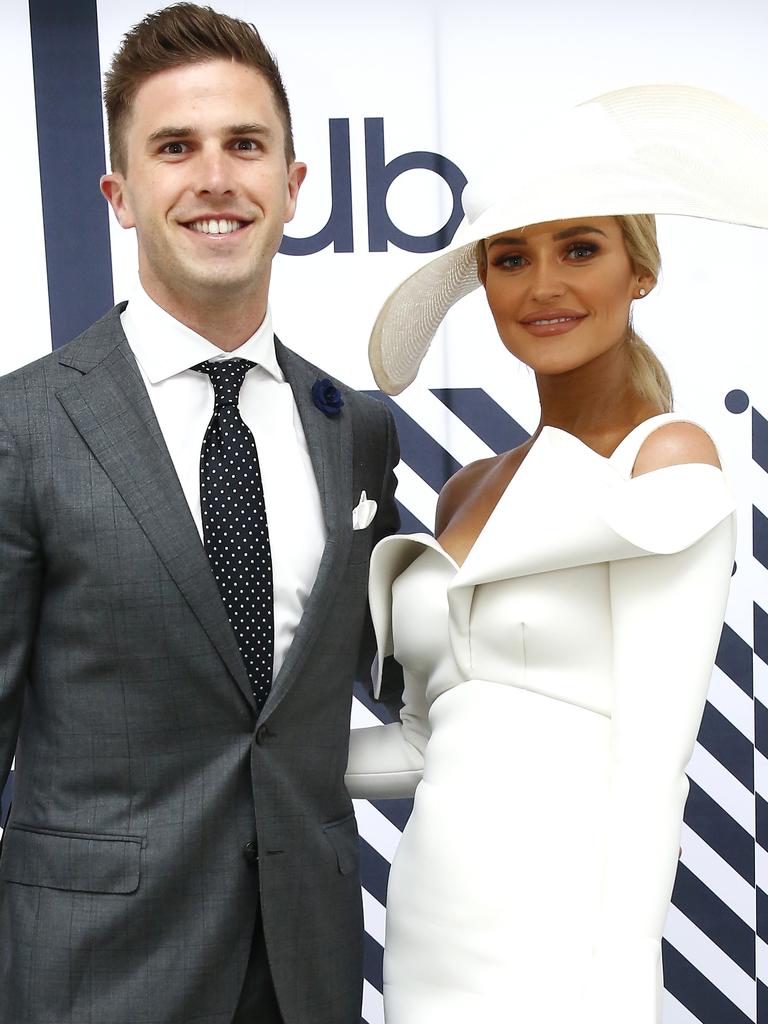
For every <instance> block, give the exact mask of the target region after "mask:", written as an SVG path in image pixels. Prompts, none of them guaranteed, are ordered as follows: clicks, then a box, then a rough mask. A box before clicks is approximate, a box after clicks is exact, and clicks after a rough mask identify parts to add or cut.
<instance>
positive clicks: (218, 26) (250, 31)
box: [104, 3, 295, 174]
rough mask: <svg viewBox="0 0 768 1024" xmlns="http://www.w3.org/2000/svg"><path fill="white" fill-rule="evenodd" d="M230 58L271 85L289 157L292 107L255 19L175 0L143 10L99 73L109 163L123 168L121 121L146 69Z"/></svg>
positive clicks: (153, 70) (149, 71)
mask: <svg viewBox="0 0 768 1024" xmlns="http://www.w3.org/2000/svg"><path fill="white" fill-rule="evenodd" d="M210 60H233V61H236V62H237V63H238V64H243V65H244V66H245V67H248V68H253V70H254V71H258V73H259V74H260V75H262V76H263V77H264V78H265V79H266V82H267V84H268V85H269V88H270V89H271V91H272V97H273V99H274V101H275V106H276V107H277V110H278V113H279V114H280V119H281V120H282V122H283V130H284V133H285V159H286V162H287V163H291V162H292V161H293V160H294V158H295V154H294V148H293V130H292V127H291V111H290V107H289V106H288V97H287V95H286V93H285V87H284V86H283V80H282V78H281V77H280V71H279V69H278V66H277V61H276V60H275V58H274V57H273V56H272V54H271V53H270V52H269V50H268V49H267V47H266V46H265V45H264V43H263V42H262V39H261V36H260V35H259V33H258V31H257V30H256V28H255V26H254V25H250V24H249V23H248V22H246V21H241V20H240V18H231V17H230V16H229V15H227V14H219V13H218V12H217V11H214V10H213V8H211V7H200V6H198V5H197V4H189V3H180V4H173V6H171V7H164V8H163V9H162V10H160V11H155V13H154V14H148V15H147V17H146V18H144V19H143V21H140V22H139V23H138V25H134V27H133V28H132V29H131V30H130V32H128V33H127V34H126V35H125V36H124V37H123V41H122V43H121V44H120V48H119V49H118V51H117V52H116V53H115V55H114V57H113V58H112V64H111V65H110V68H109V71H108V72H107V74H106V76H105V78H104V106H105V107H106V109H107V127H108V130H109V155H110V161H111V164H112V168H113V170H115V171H120V172H121V173H123V174H124V173H125V171H126V166H127V153H126V148H125V126H126V122H127V120H128V117H129V116H130V112H131V105H132V103H133V99H134V97H135V95H136V93H137V92H138V90H139V88H140V87H141V86H142V85H143V83H144V82H145V81H146V80H147V78H149V77H150V76H151V75H154V74H156V73H157V72H158V71H167V70H168V69H169V68H177V67H183V66H184V65H186V64H202V63H204V62H206V61H210Z"/></svg>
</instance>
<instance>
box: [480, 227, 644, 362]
mask: <svg viewBox="0 0 768 1024" xmlns="http://www.w3.org/2000/svg"><path fill="white" fill-rule="evenodd" d="M485 251H486V257H487V269H486V273H485V280H484V284H485V291H486V294H487V296H488V304H489V306H490V307H491V312H492V313H493V317H494V320H495V321H496V327H497V329H498V332H499V335H500V336H501V340H502V341H503V342H504V344H505V346H506V347H507V348H508V349H509V351H510V352H512V353H513V355H515V356H517V358H518V359H520V360H522V362H524V363H526V364H527V365H528V366H530V367H531V369H533V370H534V371H535V372H536V373H537V374H559V373H566V372H567V371H569V370H574V369H577V368H578V367H580V366H584V365H586V364H587V363H589V362H591V361H592V360H593V359H595V358H597V357H598V356H600V355H602V354H603V353H605V352H607V351H608V350H609V349H611V348H613V347H615V346H617V345H622V344H624V342H625V340H626V337H627V321H628V319H629V305H630V302H631V301H632V299H633V298H635V297H637V296H638V294H639V291H640V288H641V287H642V288H645V289H646V290H650V288H651V287H652V286H653V278H652V277H650V275H638V273H637V272H636V271H635V270H634V269H633V267H632V265H631V263H630V260H629V256H628V255H627V250H626V247H625V245H624V238H623V236H622V233H621V228H620V226H619V222H618V220H617V219H616V218H615V217H590V218H588V219H578V220H555V221H548V222H547V223H545V224H533V225H530V226H528V227H525V228H521V229H516V230H513V231H505V232H504V233H503V234H500V235H493V236H492V237H491V238H488V239H486V242H485Z"/></svg>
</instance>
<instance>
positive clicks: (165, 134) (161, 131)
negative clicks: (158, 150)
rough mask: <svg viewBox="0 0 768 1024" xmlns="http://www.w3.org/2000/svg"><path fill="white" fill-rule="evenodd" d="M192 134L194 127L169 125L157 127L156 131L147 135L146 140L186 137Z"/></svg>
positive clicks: (154, 140)
mask: <svg viewBox="0 0 768 1024" xmlns="http://www.w3.org/2000/svg"><path fill="white" fill-rule="evenodd" d="M194 134H195V129H194V128H174V127H173V126H172V125H169V126H168V127H166V128H158V129H157V131H156V132H152V133H151V134H150V135H148V136H147V142H157V141H159V140H160V139H188V138H189V137H190V135H194Z"/></svg>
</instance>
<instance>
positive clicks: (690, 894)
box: [672, 864, 755, 978]
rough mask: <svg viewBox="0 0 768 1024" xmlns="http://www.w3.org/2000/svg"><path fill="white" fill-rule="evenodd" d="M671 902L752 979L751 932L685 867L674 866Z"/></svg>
mask: <svg viewBox="0 0 768 1024" xmlns="http://www.w3.org/2000/svg"><path fill="white" fill-rule="evenodd" d="M672 902H673V903H674V905H675V906H676V907H677V908H678V910H681V911H682V912H683V913H684V914H685V916H686V917H687V918H688V920H689V921H692V922H693V923H694V924H695V925H696V927H697V928H699V929H701V931H703V932H704V934H705V935H706V936H707V937H708V938H710V939H711V940H712V942H714V943H715V945H717V946H719V947H720V949H722V951H723V952H724V953H725V954H726V955H727V956H729V957H730V958H731V960H733V962H734V963H736V964H738V965H739V967H740V968H741V969H742V971H744V972H745V973H746V974H748V975H749V976H750V978H754V977H755V933H754V932H753V931H752V929H751V928H750V926H749V925H748V924H746V923H745V922H744V921H742V919H741V918H740V917H739V915H738V914H735V913H734V912H733V911H732V910H731V908H730V907H729V906H727V905H726V904H725V903H723V901H722V900H721V899H719V898H718V897H717V896H715V894H714V893H713V892H712V891H711V890H710V889H708V888H707V886H706V885H704V883H703V882H702V881H701V880H700V879H699V878H697V877H696V875H694V874H693V872H692V871H689V869H688V868H687V867H686V866H685V864H679V865H678V868H677V877H676V878H675V888H674V890H673V892H672Z"/></svg>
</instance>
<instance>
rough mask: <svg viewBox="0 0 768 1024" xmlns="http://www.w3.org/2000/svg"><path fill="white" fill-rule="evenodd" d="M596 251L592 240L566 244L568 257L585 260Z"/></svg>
mask: <svg viewBox="0 0 768 1024" xmlns="http://www.w3.org/2000/svg"><path fill="white" fill-rule="evenodd" d="M596 252H597V246H596V245H594V244H593V243H592V242H573V243H572V244H571V245H569V246H568V259H570V260H585V259H588V258H589V257H590V256H594V255H595V253H596Z"/></svg>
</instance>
